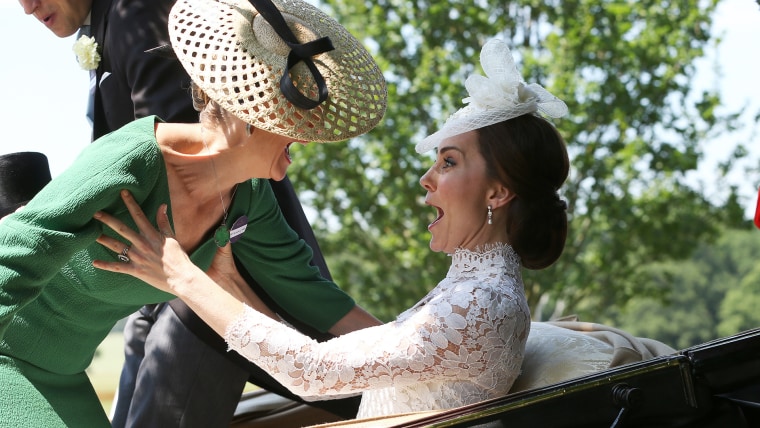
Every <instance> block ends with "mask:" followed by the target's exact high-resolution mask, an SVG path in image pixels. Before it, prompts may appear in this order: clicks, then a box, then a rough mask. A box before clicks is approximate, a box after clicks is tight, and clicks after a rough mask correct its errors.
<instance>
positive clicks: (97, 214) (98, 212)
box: [92, 211, 103, 218]
mask: <svg viewBox="0 0 760 428" xmlns="http://www.w3.org/2000/svg"><path fill="white" fill-rule="evenodd" d="M92 216H93V217H94V218H101V217H103V213H101V212H100V211H97V212H96V213H95V214H93V215H92Z"/></svg>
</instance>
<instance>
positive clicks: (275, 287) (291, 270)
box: [231, 180, 355, 332]
mask: <svg viewBox="0 0 760 428" xmlns="http://www.w3.org/2000/svg"><path fill="white" fill-rule="evenodd" d="M241 185H247V186H252V188H251V189H250V190H251V191H250V195H251V196H250V200H248V201H247V203H245V202H246V201H241V202H243V203H242V204H241V205H244V206H242V207H241V206H237V207H235V209H237V210H238V211H233V212H232V213H231V214H232V220H231V222H232V221H234V220H235V219H236V218H238V216H239V215H240V214H241V213H242V211H243V210H244V211H247V213H248V214H247V216H248V227H247V229H246V231H245V233H244V234H243V235H242V237H241V239H240V240H239V241H237V242H235V243H234V244H233V246H232V248H233V252H234V253H235V254H236V255H237V256H238V258H240V260H241V261H242V262H243V264H244V265H245V267H246V269H247V270H248V271H249V273H250V274H251V276H252V277H253V278H255V279H256V281H257V282H258V283H259V284H260V285H261V287H262V288H264V289H265V290H266V292H267V293H268V294H269V295H270V296H271V297H272V298H273V299H274V301H275V302H277V304H279V305H280V306H282V308H284V309H285V310H286V311H288V313H289V314H290V315H291V316H293V317H294V318H296V319H298V320H300V321H302V322H304V323H306V324H308V325H311V326H312V327H314V328H316V329H318V330H320V331H322V332H325V331H327V330H329V329H330V327H332V326H333V325H334V324H335V323H336V322H337V321H338V320H340V319H341V318H343V316H344V315H346V313H348V311H350V310H351V309H352V308H353V307H354V306H355V302H354V300H353V299H352V298H351V297H350V296H348V295H347V294H346V293H345V292H343V291H342V290H341V289H340V288H339V287H338V286H337V285H336V284H335V283H334V282H332V281H329V280H327V279H325V278H323V277H322V276H321V275H320V273H319V269H317V268H316V267H314V266H313V265H311V264H310V263H311V259H312V251H311V248H310V247H309V246H308V245H307V244H306V243H305V242H304V241H303V240H302V239H300V238H299V237H298V235H297V234H296V233H295V232H294V231H293V230H292V229H291V228H290V226H288V224H287V222H286V221H285V219H284V217H283V216H282V213H281V212H280V209H279V206H278V205H277V202H276V199H275V197H274V193H273V192H272V188H271V186H270V185H269V182H268V180H252V181H251V182H249V183H243V184H241ZM241 199H243V198H241ZM235 212H237V214H235Z"/></svg>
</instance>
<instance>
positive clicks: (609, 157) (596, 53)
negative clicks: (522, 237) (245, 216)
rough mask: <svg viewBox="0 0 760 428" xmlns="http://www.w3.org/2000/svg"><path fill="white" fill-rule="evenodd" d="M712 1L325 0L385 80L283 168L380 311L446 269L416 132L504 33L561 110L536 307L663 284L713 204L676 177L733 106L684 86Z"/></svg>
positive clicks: (713, 219) (578, 306)
mask: <svg viewBox="0 0 760 428" xmlns="http://www.w3.org/2000/svg"><path fill="white" fill-rule="evenodd" d="M717 2H718V0H704V1H685V2H684V1H674V0H659V1H652V0H643V1H638V2H632V1H628V2H620V1H613V0H593V1H592V0H567V1H564V0H563V1H559V0H549V1H541V2H538V1H535V0H519V1H512V2H504V1H495V0H451V1H448V2H440V1H430V0H415V1H412V0H324V2H323V3H322V6H323V7H324V8H325V9H328V10H329V13H331V14H332V15H333V16H335V17H336V18H337V19H338V20H339V21H340V22H341V23H343V24H344V25H345V26H346V27H347V28H349V30H350V31H351V32H352V33H354V34H355V35H357V36H358V37H359V38H360V39H361V40H362V41H363V42H364V43H365V45H366V46H367V47H368V48H369V49H370V50H371V51H372V53H373V54H374V55H375V57H376V58H377V60H378V62H379V64H380V66H381V68H382V69H383V72H384V74H385V76H386V79H387V81H388V95H389V97H388V103H389V105H388V110H387V113H386V116H385V118H384V120H383V121H382V122H381V124H380V125H379V126H378V127H377V128H376V129H375V130H373V131H372V132H370V133H369V134H367V135H365V136H362V137H359V138H355V139H353V140H352V141H350V142H348V143H347V144H343V143H339V144H326V145H319V146H318V147H316V145H310V146H308V147H306V148H304V149H302V150H298V151H295V152H296V153H295V154H296V159H295V162H294V163H295V165H294V166H295V167H294V168H292V169H291V170H290V171H291V172H290V174H291V177H293V178H294V180H293V181H294V183H295V185H296V186H297V187H298V189H299V192H300V194H301V195H302V199H303V200H304V203H305V204H306V205H309V206H311V207H313V208H314V209H315V210H316V212H317V214H316V220H315V224H314V226H315V230H316V231H317V234H318V236H319V237H320V244H321V246H322V250H323V252H324V253H325V254H326V255H327V258H328V263H329V266H330V268H331V271H332V273H333V276H334V277H335V279H336V281H337V282H338V284H340V285H341V286H342V287H343V288H344V289H345V290H347V291H348V292H349V293H350V294H351V295H353V296H355V297H356V298H357V300H359V302H360V303H361V304H362V305H363V306H365V307H367V308H368V309H369V310H370V311H372V312H373V313H375V314H376V315H377V316H379V317H381V318H384V319H390V318H392V317H393V316H395V315H396V314H397V313H398V312H399V311H400V310H402V309H404V308H406V307H409V306H410V305H411V304H413V303H414V302H415V301H417V300H418V299H419V298H420V297H421V296H422V295H423V294H424V293H425V292H426V291H427V290H429V289H430V288H432V286H433V285H434V284H436V283H437V282H438V281H439V280H440V278H442V276H443V275H444V274H445V272H446V269H447V268H448V264H449V262H448V260H447V257H446V255H443V254H435V253H432V252H430V250H429V249H428V247H427V243H428V239H429V233H428V232H427V224H428V223H429V222H430V221H431V220H432V219H433V218H434V214H435V213H434V211H433V210H432V209H431V208H429V207H425V206H424V204H423V203H422V200H423V198H424V194H425V191H424V190H423V189H422V188H421V187H420V186H419V184H418V179H419V177H420V176H421V175H422V173H424V171H425V169H426V168H427V167H428V166H429V165H430V164H431V162H432V156H431V155H422V156H420V155H418V154H417V153H416V152H415V151H414V144H415V143H416V142H418V141H420V139H421V138H423V137H424V136H425V135H427V134H429V133H432V132H434V131H435V130H436V129H437V127H439V126H440V125H441V124H442V122H443V120H444V119H445V117H447V116H448V114H450V113H452V112H453V111H455V110H456V109H457V108H459V107H460V106H461V105H462V103H461V99H462V98H464V97H465V96H466V92H465V89H464V85H463V82H464V80H465V78H466V76H467V75H469V74H471V73H473V72H481V71H480V69H479V66H478V65H477V64H478V63H479V61H478V54H479V52H480V48H481V46H482V45H483V44H484V43H485V41H486V40H488V39H490V38H493V37H500V38H503V39H505V40H507V41H509V43H510V45H511V46H512V48H513V53H514V54H515V56H516V59H517V61H518V66H519V67H520V68H521V69H522V72H523V76H524V77H525V79H526V81H527V82H536V83H539V84H541V85H542V86H544V87H546V88H547V89H548V90H549V91H550V92H552V93H553V94H555V95H557V96H558V97H560V98H561V99H563V100H565V102H566V103H567V104H568V107H569V108H570V112H571V113H570V115H569V116H568V117H565V118H563V119H559V120H557V121H556V122H555V123H556V125H557V127H558V129H559V130H560V132H561V134H562V135H563V136H564V138H565V139H566V141H567V143H568V149H569V152H570V155H571V162H572V166H573V168H572V173H571V177H570V178H569V180H568V181H567V183H566V185H565V186H564V188H563V190H562V191H561V192H562V196H563V197H564V198H566V199H567V201H568V203H569V210H568V214H569V218H570V221H571V223H570V232H569V236H568V240H567V246H566V249H565V252H564V254H563V256H562V257H561V259H560V260H559V261H558V262H557V263H556V264H555V265H554V266H552V267H550V268H548V269H546V270H543V271H539V272H526V273H525V277H524V278H525V284H526V291H527V292H528V296H529V300H530V303H531V306H532V308H533V309H534V317H535V318H541V317H544V318H545V317H547V316H549V315H550V314H552V313H555V312H556V313H560V312H563V311H565V312H567V311H569V312H574V313H580V314H581V315H583V314H593V313H595V311H597V310H598V309H599V308H603V307H609V306H611V305H614V304H616V302H625V301H627V300H628V299H629V298H630V297H632V296H637V295H654V296H657V295H661V294H662V293H663V292H664V290H663V289H662V287H658V286H656V285H653V284H656V282H653V281H651V280H650V277H651V272H649V271H648V270H647V269H646V266H647V265H649V264H650V263H652V262H653V261H666V260H675V259H680V258H685V257H687V256H689V255H690V253H691V251H692V249H694V248H695V247H696V246H697V244H698V243H699V242H702V241H703V240H706V239H710V238H712V237H714V236H715V235H716V230H717V229H716V226H717V224H718V223H719V222H720V221H721V220H722V218H723V217H722V216H723V214H721V212H720V211H719V210H717V209H716V207H714V206H712V205H711V204H710V203H709V202H708V201H707V200H706V198H705V197H704V195H703V194H701V193H700V191H698V190H694V189H693V188H691V187H689V186H688V185H687V184H686V180H685V174H686V173H687V172H688V171H692V170H694V169H695V168H696V166H697V163H698V161H699V159H700V156H701V155H702V146H701V142H702V141H704V140H706V139H708V138H710V137H711V136H714V135H716V134H718V133H720V132H723V131H725V130H726V129H728V127H730V123H731V122H730V121H731V119H733V118H735V116H733V117H732V116H729V117H719V116H718V115H717V114H716V107H718V106H719V105H720V98H719V96H718V95H717V94H714V93H701V94H692V93H691V92H690V87H691V83H692V78H693V75H694V71H695V70H694V65H693V64H694V61H695V59H697V58H700V57H701V56H702V55H703V50H704V49H705V47H706V46H708V45H709V44H710V43H713V42H714V41H713V39H712V36H711V32H710V22H711V15H712V13H713V12H714V10H715V7H716V4H717ZM484 215H485V209H484ZM734 220H735V219H734ZM539 303H541V305H539Z"/></svg>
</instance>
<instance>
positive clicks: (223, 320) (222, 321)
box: [169, 265, 269, 336]
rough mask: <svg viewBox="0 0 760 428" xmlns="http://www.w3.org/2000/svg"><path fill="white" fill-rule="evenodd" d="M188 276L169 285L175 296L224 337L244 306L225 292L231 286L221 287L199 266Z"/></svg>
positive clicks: (188, 273)
mask: <svg viewBox="0 0 760 428" xmlns="http://www.w3.org/2000/svg"><path fill="white" fill-rule="evenodd" d="M185 272H187V273H186V274H185V275H183V276H182V277H175V278H172V279H171V280H170V281H169V287H170V289H171V292H172V293H173V294H174V295H176V296H177V297H179V298H180V299H182V301H184V302H185V303H186V304H187V306H188V307H189V308H190V309H192V310H193V312H195V313H196V314H197V315H198V316H199V317H200V318H201V319H202V320H203V321H205V322H206V324H208V325H209V326H210V327H211V328H212V329H213V330H214V331H215V332H216V333H217V334H219V335H220V336H221V335H224V333H225V331H226V329H227V326H229V325H230V324H231V323H232V322H233V321H234V320H235V319H236V318H237V317H238V316H239V315H240V313H241V312H242V311H243V303H242V302H241V300H239V299H238V298H236V297H234V296H233V295H232V294H230V293H229V292H228V291H227V290H226V289H225V288H226V287H227V286H230V284H226V285H225V286H221V285H219V284H217V283H215V282H214V281H213V280H212V279H211V278H210V277H209V276H207V275H206V274H205V273H204V272H203V271H202V270H201V269H200V268H198V267H196V266H195V265H193V266H192V268H191V269H188V270H185ZM257 309H258V308H257ZM267 315H269V314H267Z"/></svg>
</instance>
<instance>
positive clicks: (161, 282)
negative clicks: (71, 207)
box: [92, 190, 232, 294]
mask: <svg viewBox="0 0 760 428" xmlns="http://www.w3.org/2000/svg"><path fill="white" fill-rule="evenodd" d="M121 198H122V200H124V204H125V205H126V206H127V209H128V210H129V213H130V215H131V216H132V219H133V220H134V221H135V224H136V225H137V227H138V230H139V233H138V232H136V231H134V230H132V229H130V228H129V227H128V226H127V225H125V224H124V223H123V222H121V221H120V220H118V219H116V218H115V217H113V216H112V215H110V214H108V213H105V212H97V213H95V216H94V218H95V219H96V220H98V221H100V222H102V223H103V224H105V225H106V226H108V227H110V228H111V229H113V230H114V231H115V232H116V233H118V234H119V235H121V236H122V237H123V238H124V239H126V240H127V241H128V242H131V245H129V244H125V243H124V242H122V241H120V240H118V239H115V238H111V237H108V236H105V235H101V236H100V237H99V238H98V239H97V241H98V243H99V244H101V245H103V246H104V247H106V248H108V249H110V250H112V251H114V252H116V253H119V254H121V255H124V256H126V257H127V258H126V259H125V260H126V261H120V262H106V261H102V260H94V261H93V263H92V264H93V266H95V267H96V268H98V269H103V270H107V271H111V272H117V273H125V274H127V275H131V276H133V277H135V278H138V279H140V280H142V281H145V282H146V283H148V284H150V285H152V286H154V287H156V288H158V289H160V290H163V291H166V292H169V293H173V294H177V289H176V286H177V285H181V284H182V283H184V282H185V281H190V280H191V279H192V274H193V272H195V271H197V270H199V269H198V268H197V267H196V266H195V265H194V264H193V262H192V261H191V260H190V258H189V257H188V256H187V254H186V253H185V252H184V251H183V250H182V247H180V245H179V242H177V240H176V239H174V232H173V231H172V228H171V224H170V222H169V216H168V215H167V213H166V204H164V205H161V207H160V208H159V209H158V213H157V214H156V222H157V223H158V230H157V229H156V228H154V227H153V225H152V224H151V223H150V221H148V218H147V217H146V216H145V213H144V212H143V210H142V209H141V208H140V206H139V205H138V204H137V202H136V201H135V200H134V198H133V197H132V195H131V194H130V193H129V192H128V191H126V190H122V192H121ZM159 230H160V231H159ZM231 258H232V257H231V256H230V259H231ZM222 266H225V265H223V264H222ZM220 269H221V268H220Z"/></svg>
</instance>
